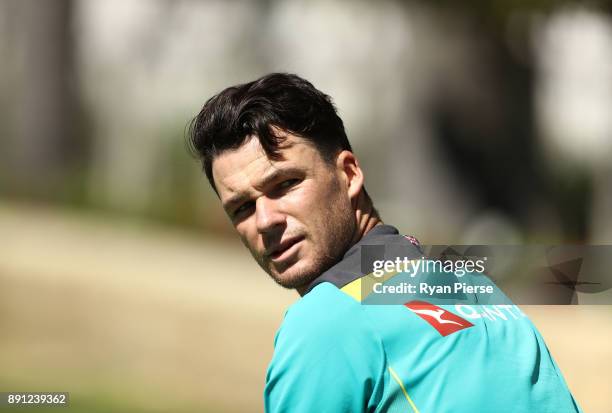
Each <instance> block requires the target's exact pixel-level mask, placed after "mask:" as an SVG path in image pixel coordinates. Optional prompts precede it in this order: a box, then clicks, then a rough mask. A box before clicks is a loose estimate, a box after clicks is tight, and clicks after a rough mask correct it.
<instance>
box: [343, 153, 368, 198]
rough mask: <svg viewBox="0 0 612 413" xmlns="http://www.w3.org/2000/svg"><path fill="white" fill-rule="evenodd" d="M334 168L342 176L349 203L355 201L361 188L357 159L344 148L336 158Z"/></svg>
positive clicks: (361, 177)
mask: <svg viewBox="0 0 612 413" xmlns="http://www.w3.org/2000/svg"><path fill="white" fill-rule="evenodd" d="M336 168H337V169H338V171H339V172H340V174H341V176H343V177H344V179H345V182H346V186H347V187H346V190H347V194H348V196H349V198H350V199H351V203H353V204H355V202H357V197H358V196H359V194H360V193H361V191H362V190H363V181H364V178H363V171H362V170H361V167H360V166H359V161H357V158H356V157H355V155H354V154H353V152H351V151H347V150H344V151H342V152H340V153H339V154H338V157H337V158H336Z"/></svg>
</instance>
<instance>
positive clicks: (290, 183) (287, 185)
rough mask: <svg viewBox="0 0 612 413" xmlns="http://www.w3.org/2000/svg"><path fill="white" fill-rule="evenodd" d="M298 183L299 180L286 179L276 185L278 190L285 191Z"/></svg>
mask: <svg viewBox="0 0 612 413" xmlns="http://www.w3.org/2000/svg"><path fill="white" fill-rule="evenodd" d="M298 182H300V180H299V179H287V180H286V181H283V182H281V183H280V184H279V185H278V188H279V189H287V188H290V187H292V186H293V185H295V184H297V183H298Z"/></svg>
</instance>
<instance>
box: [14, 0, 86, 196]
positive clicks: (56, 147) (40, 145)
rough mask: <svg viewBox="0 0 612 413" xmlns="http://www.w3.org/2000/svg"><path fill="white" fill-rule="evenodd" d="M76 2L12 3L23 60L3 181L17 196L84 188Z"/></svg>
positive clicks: (57, 193)
mask: <svg viewBox="0 0 612 413" xmlns="http://www.w3.org/2000/svg"><path fill="white" fill-rule="evenodd" d="M73 5H74V3H73V1H72V0H56V1H53V2H46V1H45V2H40V1H36V0H21V1H16V2H13V5H12V6H11V11H12V12H13V13H14V16H12V18H13V19H15V20H17V22H18V24H16V25H14V26H13V28H14V31H15V33H13V35H14V37H13V38H12V42H11V43H12V44H10V45H9V47H11V48H14V49H15V50H16V52H14V53H13V55H14V56H16V57H17V59H18V62H16V63H15V67H16V68H17V71H16V73H15V82H14V85H12V87H14V88H15V90H14V98H15V102H14V103H15V108H14V116H13V119H12V122H14V125H13V128H12V129H11V130H12V132H13V133H12V134H11V136H9V137H8V140H9V141H10V144H9V145H8V148H9V150H8V151H6V152H5V153H4V154H3V157H5V158H6V159H4V160H3V163H4V168H5V171H4V173H3V175H4V176H3V179H2V184H3V186H4V190H5V191H8V192H9V193H11V194H14V195H23V196H28V197H35V198H41V199H63V200H65V199H66V198H67V197H73V196H75V193H76V192H79V190H78V189H77V188H78V187H79V186H80V185H81V183H80V181H82V179H83V176H82V175H83V173H82V170H83V168H84V165H85V160H86V153H87V144H86V143H87V142H86V139H84V134H83V133H82V132H83V130H82V116H81V115H80V108H79V99H78V96H79V94H78V91H77V82H76V77H75V75H76V74H75V68H74V58H73V57H74V56H73V51H74V45H73V40H74V39H73V36H72V32H71V27H72V25H71V23H72V11H73Z"/></svg>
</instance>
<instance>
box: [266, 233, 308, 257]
mask: <svg viewBox="0 0 612 413" xmlns="http://www.w3.org/2000/svg"><path fill="white" fill-rule="evenodd" d="M303 239H304V237H303V236H299V237H292V238H289V239H287V240H285V241H282V242H281V243H280V244H278V245H277V246H276V247H274V248H272V249H271V250H270V252H269V253H266V255H267V256H268V257H270V259H271V260H272V261H283V260H285V259H287V258H289V257H290V256H291V255H292V254H293V253H294V252H295V251H296V250H297V244H298V243H300V242H301V241H302V240H303Z"/></svg>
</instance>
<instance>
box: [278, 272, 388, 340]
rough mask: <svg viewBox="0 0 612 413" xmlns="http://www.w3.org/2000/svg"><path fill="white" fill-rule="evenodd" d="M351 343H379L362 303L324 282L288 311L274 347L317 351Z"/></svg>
mask: <svg viewBox="0 0 612 413" xmlns="http://www.w3.org/2000/svg"><path fill="white" fill-rule="evenodd" d="M347 340H350V341H360V342H362V343H363V344H364V345H365V342H368V343H370V344H374V345H377V343H378V342H379V340H378V339H377V335H376V333H375V331H374V329H373V328H372V326H371V324H370V322H369V321H368V319H367V314H366V313H365V312H364V311H363V308H362V306H361V305H360V303H359V302H357V301H355V299H354V298H352V297H351V296H349V295H347V294H346V293H344V292H343V291H342V290H340V289H338V288H337V287H336V286H335V285H333V284H331V283H321V284H319V285H317V286H316V287H315V288H314V289H313V290H312V291H311V292H309V293H308V294H307V295H305V296H304V297H302V298H301V299H300V300H298V302H296V303H295V304H293V305H292V306H291V307H290V308H289V309H288V310H287V312H286V313H285V317H284V320H283V322H282V324H281V326H280V328H279V329H278V332H277V334H276V338H275V342H274V344H275V347H276V348H286V347H287V346H289V347H293V346H295V345H299V346H300V347H309V348H311V349H313V350H314V349H316V348H318V347H329V345H330V344H332V343H335V345H339V344H341V343H342V342H343V341H347Z"/></svg>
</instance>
